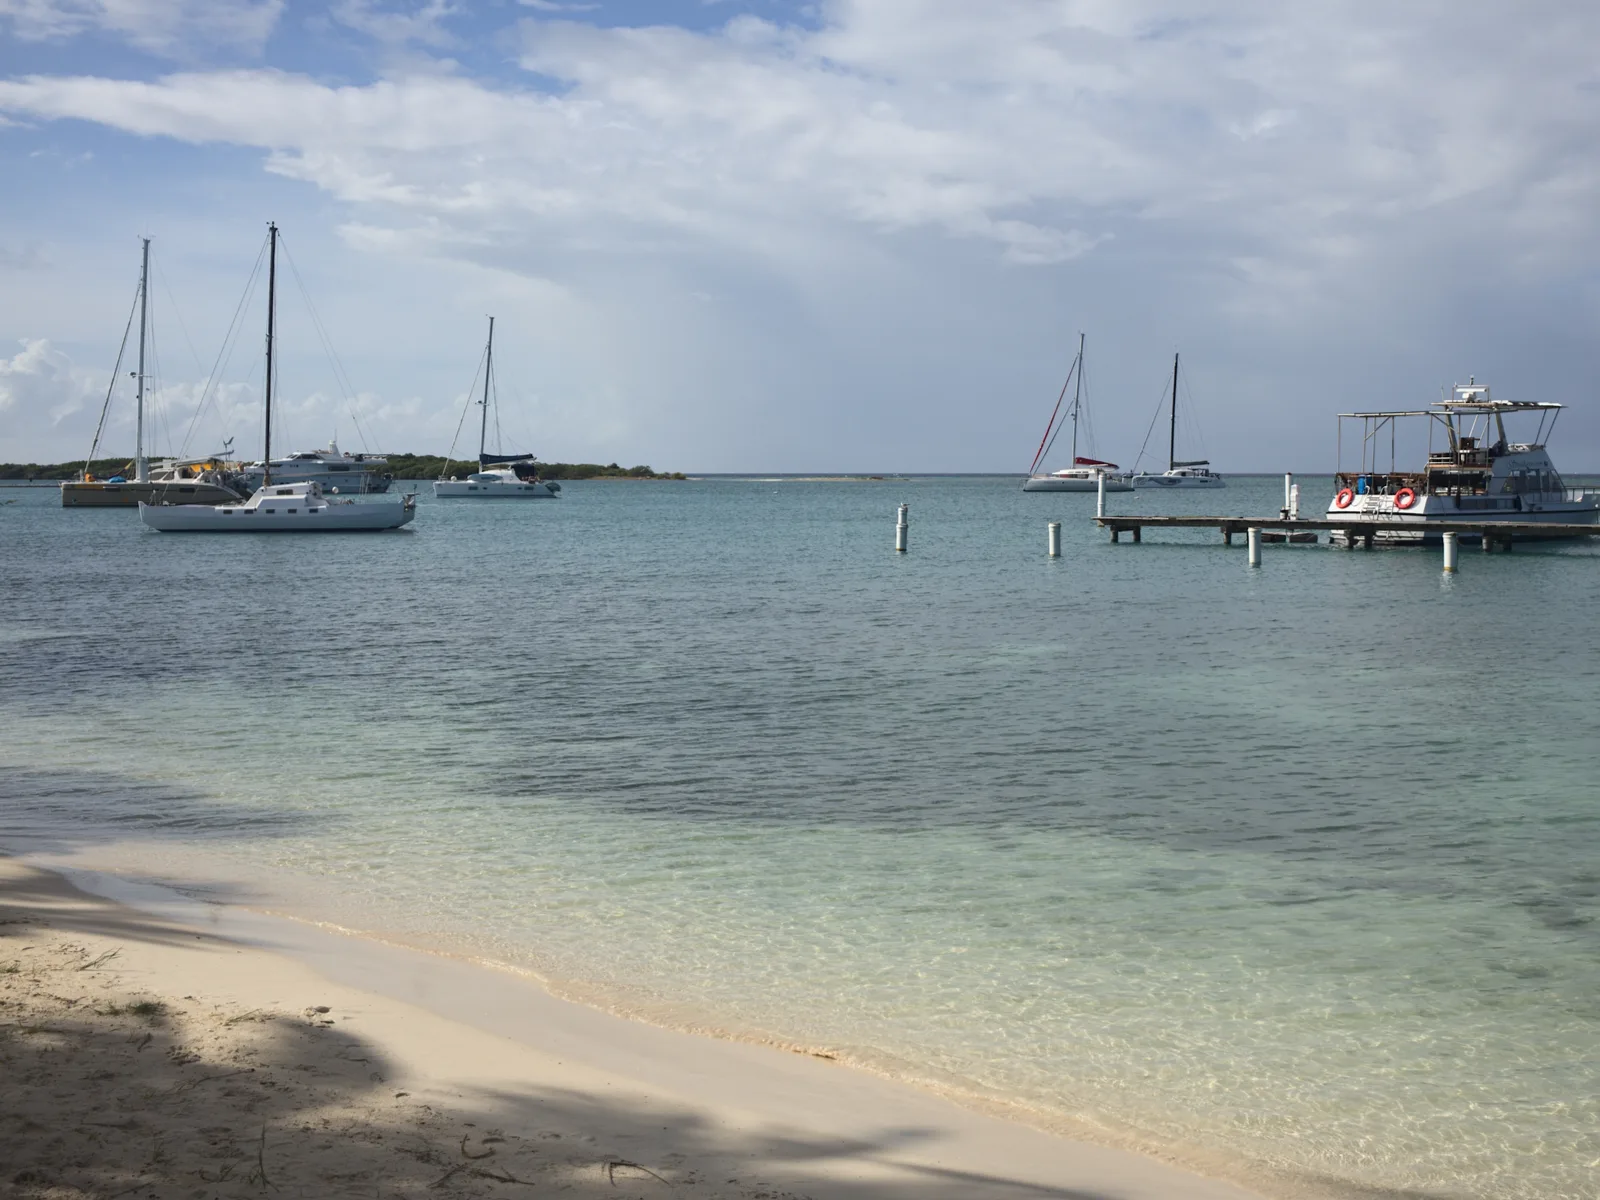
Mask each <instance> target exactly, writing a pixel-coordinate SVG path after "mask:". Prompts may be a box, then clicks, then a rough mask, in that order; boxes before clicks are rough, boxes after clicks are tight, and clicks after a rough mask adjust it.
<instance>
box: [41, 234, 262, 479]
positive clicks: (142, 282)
mask: <svg viewBox="0 0 1600 1200" xmlns="http://www.w3.org/2000/svg"><path fill="white" fill-rule="evenodd" d="M140 241H141V242H143V244H144V246H143V251H142V255H141V258H140V265H139V300H138V304H139V369H138V370H137V371H135V372H134V379H135V380H136V384H135V388H134V405H135V418H134V442H133V463H132V464H131V465H132V467H133V478H132V479H128V478H126V477H124V476H123V475H120V474H118V475H113V476H111V477H110V478H109V479H96V478H95V477H94V476H93V475H91V474H90V473H89V464H90V463H91V462H93V461H94V456H95V452H96V451H97V450H98V449H99V447H100V434H101V432H102V431H103V430H104V429H105V426H106V412H107V410H109V408H110V407H111V395H112V392H113V391H115V389H116V384H117V379H116V376H117V374H118V372H119V371H120V370H121V369H122V352H121V351H119V352H118V354H117V365H116V367H114V368H113V369H112V372H111V375H112V379H111V387H110V388H108V389H107V390H106V402H105V405H104V406H103V407H102V408H101V410H100V425H99V427H98V428H97V429H96V430H95V434H94V443H93V444H92V445H91V446H90V447H89V457H88V458H86V459H85V460H84V463H83V470H82V472H80V474H79V476H78V478H76V479H68V480H64V481H63V482H62V484H61V506H62V507H63V508H132V507H133V506H134V505H136V504H139V503H141V502H147V503H151V504H224V503H226V502H228V501H230V500H240V499H242V498H243V496H242V493H241V492H240V491H238V490H235V486H236V485H237V481H236V480H234V479H233V477H232V476H231V475H229V474H228V472H227V470H226V468H225V467H224V466H223V464H222V462H221V461H220V456H216V455H213V456H212V457H210V458H192V459H185V460H182V461H179V460H177V459H167V460H165V461H163V462H160V463H158V464H156V467H155V469H154V471H152V470H151V467H150V459H149V458H148V457H147V456H146V455H145V452H144V390H145V361H144V359H145V341H146V339H147V338H148V336H149V332H150V239H149V238H141V239H140ZM130 322H131V317H130ZM122 344H123V348H124V350H125V349H126V348H127V344H128V342H127V334H126V333H124V334H123V342H122Z"/></svg>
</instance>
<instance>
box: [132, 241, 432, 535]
mask: <svg viewBox="0 0 1600 1200" xmlns="http://www.w3.org/2000/svg"><path fill="white" fill-rule="evenodd" d="M267 237H268V245H269V253H268V258H267V386H266V393H267V402H266V406H265V407H266V433H265V435H264V438H263V440H264V442H265V446H264V448H263V450H262V454H261V461H262V463H263V464H265V471H264V473H263V476H262V481H261V486H260V487H258V488H257V489H256V490H255V492H254V494H252V495H251V497H250V499H248V500H246V501H244V502H243V503H242V504H218V505H211V504H143V503H141V504H140V505H139V519H140V520H141V521H143V522H144V523H145V524H146V525H148V526H150V528H152V529H159V530H162V531H163V532H168V533H337V532H357V531H376V530H380V529H398V528H399V527H400V526H402V525H406V524H409V523H410V522H411V519H412V518H413V517H415V516H416V515H417V510H416V502H417V498H416V496H415V495H414V494H413V495H408V496H403V497H402V498H401V500H400V503H399V504H382V503H380V504H358V503H356V502H355V501H354V500H343V499H339V498H334V499H329V498H328V497H327V496H326V495H324V494H323V491H322V485H321V484H320V483H317V482H316V481H314V480H311V481H306V482H301V483H290V484H286V485H284V486H276V485H274V484H273V482H272V378H273V361H274V357H275V356H274V349H275V322H276V320H277V312H278V227H277V225H276V224H269V225H268V226H267Z"/></svg>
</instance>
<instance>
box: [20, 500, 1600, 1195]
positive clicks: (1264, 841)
mask: <svg viewBox="0 0 1600 1200" xmlns="http://www.w3.org/2000/svg"><path fill="white" fill-rule="evenodd" d="M1302 482H1303V483H1304V485H1305V494H1306V495H1307V496H1308V497H1319V498H1320V497H1321V496H1322V495H1323V491H1324V489H1325V481H1314V480H1304V481H1302ZM1281 496H1282V481H1281V479H1263V480H1235V481H1233V485H1232V486H1231V487H1230V488H1229V489H1228V490H1227V491H1222V492H1209V493H1195V494H1191V495H1186V496H1173V495H1166V494H1162V495H1152V494H1149V493H1135V494H1132V495H1117V496H1113V497H1110V498H1109V502H1110V504H1111V506H1112V509H1113V511H1122V512H1127V511H1135V510H1146V511H1180V510H1187V511H1228V512H1260V513H1271V512H1273V511H1275V510H1276V508H1277V506H1278V504H1279V503H1280V502H1281ZM4 500H14V503H9V504H7V503H3V502H0V721H3V724H4V728H5V730H6V733H5V736H4V738H3V739H0V770H3V777H0V801H3V803H4V805H5V811H6V825H7V826H9V827H10V828H11V829H12V830H13V832H16V831H19V830H25V829H29V828H32V829H39V828H46V827H49V828H53V829H55V830H57V831H58V832H59V833H61V834H62V836H63V837H65V838H66V839H67V840H70V841H76V842H91V841H95V842H105V841H108V840H110V839H113V838H115V839H137V840H140V841H142V842H144V843H147V844H148V843H150V842H151V841H152V840H154V842H155V844H157V845H159V846H162V847H164V850H163V853H164V854H165V855H166V861H168V862H169V863H170V864H172V868H173V870H175V871H176V870H177V868H178V865H180V864H181V863H182V862H183V861H184V858H185V856H186V855H190V856H195V861H200V857H201V856H204V861H206V862H207V863H208V865H209V866H211V867H213V868H215V867H216V864H218V863H228V864H232V866H231V867H229V868H228V871H229V872H230V873H231V877H232V878H234V879H236V880H244V879H249V880H251V881H253V882H254V883H255V884H256V885H257V886H259V887H263V888H270V887H272V886H276V887H278V888H279V889H280V890H282V891H285V892H287V891H290V890H293V891H294V892H296V894H298V895H299V896H300V898H301V903H302V905H303V906H304V907H305V908H306V909H307V910H308V911H313V912H314V913H315V915H320V916H324V917H328V918H329V919H336V920H339V921H341V922H344V923H347V924H352V925H355V926H357V927H360V928H365V929H373V930H380V931H383V932H386V933H391V934H398V935H401V936H406V937H409V938H412V939H415V940H423V941H426V942H429V943H430V944H439V945H446V946H452V947H456V948H459V949H464V950H467V951H469V952H473V953H478V954H481V955H484V956H487V957H492V958H495V959H498V960H501V961H507V962H512V963H517V964H522V965H526V966H529V967H532V968H534V969H537V970H538V971H540V972H541V973H542V974H544V975H546V976H548V977H552V978H555V979H557V980H560V981H564V983H563V986H566V987H568V988H577V989H580V990H581V991H582V994H584V995H587V996H591V997H595V998H598V999H599V1000H601V1001H602V1002H604V1003H607V1004H609V1005H612V1006H614V1007H617V1008H619V1009H622V1010H625V1011H633V1012H640V1013H645V1014H648V1015H650V1016H651V1017H652V1018H653V1019H656V1020H664V1021H671V1022H675V1023H680V1024H685V1025H702V1026H707V1027H712V1028H717V1029H721V1030H725V1031H730V1032H735V1033H745V1034H751V1033H755V1034H760V1035H764V1036H770V1037H773V1038H777V1039H782V1040H787V1041H790V1042H794V1043H799V1044H803V1045H807V1046H826V1047H830V1048H833V1049H836V1050H838V1051H841V1052H842V1053H843V1054H844V1055H845V1056H847V1057H850V1058H853V1059H855V1060H856V1061H860V1062H863V1063H867V1064H870V1065H874V1066H876V1067H878V1068H880V1069H885V1070H891V1071H894V1072H896V1073H899V1074H903V1075H907V1076H910V1077H913V1078H918V1079H922V1080H925V1081H930V1082H934V1083H937V1084H940V1085H942V1086H947V1087H954V1088H959V1089H962V1090H966V1091H970V1092H973V1093H976V1094H981V1095H986V1096H990V1097H997V1098H1003V1099H1009V1100H1013V1101H1016V1102H1018V1103H1021V1104H1024V1105H1027V1106H1029V1107H1030V1108H1032V1109H1034V1110H1036V1111H1038V1112H1041V1113H1043V1114H1046V1115H1056V1116H1060V1117H1063V1118H1071V1119H1073V1120H1075V1121H1078V1122H1082V1123H1086V1124H1087V1125H1088V1126H1089V1127H1090V1128H1098V1129H1099V1130H1100V1132H1101V1133H1103V1134H1104V1136H1107V1137H1110V1138H1132V1139H1134V1140H1135V1141H1138V1142H1141V1143H1143V1144H1149V1145H1162V1144H1178V1145H1198V1146H1203V1147H1207V1148H1209V1149H1210V1150H1213V1151H1218V1152H1221V1153H1223V1154H1225V1155H1227V1156H1231V1157H1232V1158H1234V1159H1235V1160H1236V1161H1237V1162H1239V1163H1240V1164H1249V1165H1256V1166H1266V1167H1270V1168H1277V1169H1282V1170H1287V1171H1289V1172H1292V1173H1295V1174H1301V1175H1306V1176H1317V1177H1321V1178H1324V1179H1332V1180H1338V1181H1345V1182H1346V1183H1348V1184H1350V1185H1351V1187H1352V1188H1357V1187H1366V1188H1393V1189H1403V1188H1411V1189H1421V1190H1424V1191H1426V1192H1427V1193H1429V1194H1433V1193H1437V1194H1440V1195H1451V1196H1474V1197H1530V1198H1531V1197H1539V1198H1540V1200H1551V1198H1555V1197H1578V1196H1593V1195H1594V1194H1595V1188H1594V1179H1595V1177H1596V1171H1597V1169H1600V1167H1597V1163H1600V922H1597V920H1596V918H1597V916H1600V805H1597V803H1596V793H1597V789H1596V787H1595V784H1594V766H1593V762H1594V752H1593V747H1594V746H1595V744H1596V733H1597V730H1596V728H1595V727H1596V723H1597V714H1600V705H1597V702H1600V654H1597V652H1596V649H1595V643H1594V638H1593V621H1592V617H1593V613H1594V597H1595V595H1596V584H1597V581H1600V574H1597V572H1600V553H1597V551H1596V550H1595V549H1592V548H1589V547H1587V546H1573V547H1566V548H1561V549H1555V548H1543V549H1527V550H1524V549H1519V550H1518V551H1517V553H1515V554H1512V555H1500V554H1495V555H1483V554H1480V553H1479V552H1478V551H1477V550H1475V549H1464V550H1463V552H1462V570H1461V572H1460V573H1459V574H1458V575H1456V576H1454V577H1449V578H1447V577H1443V576H1442V575H1441V573H1440V570H1439V566H1440V564H1439V559H1438V553H1437V551H1411V550H1404V551H1386V552H1375V553H1365V552H1354V553H1351V552H1346V551H1344V550H1333V549H1330V548H1327V547H1302V546H1293V547H1283V546H1268V547H1266V548H1265V550H1264V558H1265V562H1264V566H1263V567H1262V569H1260V570H1257V571H1251V570H1249V569H1248V568H1247V566H1246V564H1245V556H1244V551H1243V548H1242V546H1239V547H1236V548H1235V549H1233V550H1231V551H1229V550H1224V549H1222V548H1221V547H1220V546H1219V545H1217V544H1216V535H1215V534H1210V535H1207V534H1203V533H1194V534H1179V533H1152V534H1150V536H1149V540H1147V541H1146V542H1145V543H1144V544H1142V545H1138V546H1134V545H1129V544H1127V543H1124V544H1122V545H1118V546H1112V545H1110V544H1109V543H1108V542H1107V541H1106V540H1105V538H1104V535H1103V534H1100V533H1098V532H1096V531H1094V530H1093V529H1092V528H1091V526H1090V524H1089V521H1088V517H1089V515H1090V514H1091V513H1092V511H1093V506H1094V497H1093V496H1071V495H1065V496H1064V495H1024V494H1023V493H1021V492H1020V491H1019V490H1018V489H1017V486H1016V482H1015V481H1014V480H994V479H933V480H914V481H909V482H899V481H890V482H884V483H870V482H860V483H841V482H792V481H779V482H774V481H765V482H763V481H730V480H709V481H699V482H692V483H679V484H604V483H591V484H579V483H574V484H569V485H567V491H566V495H565V498H564V499H563V500H561V501H559V502H555V503H541V504H532V505H527V506H511V505H507V506H497V505H482V506H475V505H472V504H469V503H457V504H455V505H450V504H448V503H444V504H440V503H436V502H434V501H433V500H432V499H431V498H429V497H426V496H424V498H423V500H422V502H421V505H420V508H419V515H418V518H417V521H416V523H415V525H414V526H413V527H412V530H411V531H407V532H402V533H398V534H392V535H382V536H370V537H347V538H334V537H324V538H316V537H310V538H297V537H277V538H273V537H260V538H247V537H231V538H230V537H226V536H210V537H208V536H200V535H195V536H188V537H184V536H177V535H159V534H153V533H146V532H144V531H143V530H142V529H141V528H140V527H139V525H138V521H137V517H136V516H133V515H131V514H128V513H121V512H112V511H106V512H93V511H86V510H74V511H70V512H66V511H63V510H61V509H60V508H59V507H58V506H57V505H58V501H57V499H56V496H55V494H54V492H53V491H45V492H32V491H24V490H11V489H7V490H5V491H4V492H0V501H4ZM902 500H904V501H908V502H909V503H910V504H911V518H912V525H911V552H910V553H909V554H908V555H904V556H896V555H895V554H894V553H893V551H892V545H893V524H894V509H895V505H896V504H898V503H899V502H900V501H902ZM1308 504H1310V505H1311V506H1313V507H1315V506H1316V505H1317V504H1320V499H1319V500H1317V501H1316V502H1315V503H1312V502H1311V501H1309V500H1308ZM1049 518H1058V519H1062V520H1063V521H1064V522H1065V529H1064V541H1065V554H1064V557H1063V558H1062V559H1061V560H1059V561H1054V562H1052V561H1050V560H1048V559H1047V558H1046V557H1045V554H1044V549H1045V529H1044V525H1045V521H1046V520H1047V519H1049ZM307 897H310V898H311V899H307Z"/></svg>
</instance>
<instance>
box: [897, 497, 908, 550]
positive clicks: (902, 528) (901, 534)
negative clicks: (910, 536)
mask: <svg viewBox="0 0 1600 1200" xmlns="http://www.w3.org/2000/svg"><path fill="white" fill-rule="evenodd" d="M910 515H911V505H909V504H902V505H901V506H900V515H899V518H898V519H897V520H896V522H895V526H894V549H895V553H896V554H904V553H905V552H906V529H907V528H908V526H909V525H910Z"/></svg>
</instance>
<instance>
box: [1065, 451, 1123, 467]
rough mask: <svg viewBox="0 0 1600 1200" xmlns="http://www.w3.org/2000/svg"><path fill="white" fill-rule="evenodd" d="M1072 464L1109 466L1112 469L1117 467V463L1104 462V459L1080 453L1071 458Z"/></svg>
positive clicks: (1076, 465)
mask: <svg viewBox="0 0 1600 1200" xmlns="http://www.w3.org/2000/svg"><path fill="white" fill-rule="evenodd" d="M1072 465H1073V466H1075V467H1110V468H1111V469H1112V470H1113V471H1114V470H1116V469H1117V464H1116V463H1114V462H1106V461H1105V460H1104V459H1099V458H1084V457H1083V455H1081V454H1080V455H1078V457H1077V458H1075V459H1073V460H1072Z"/></svg>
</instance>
